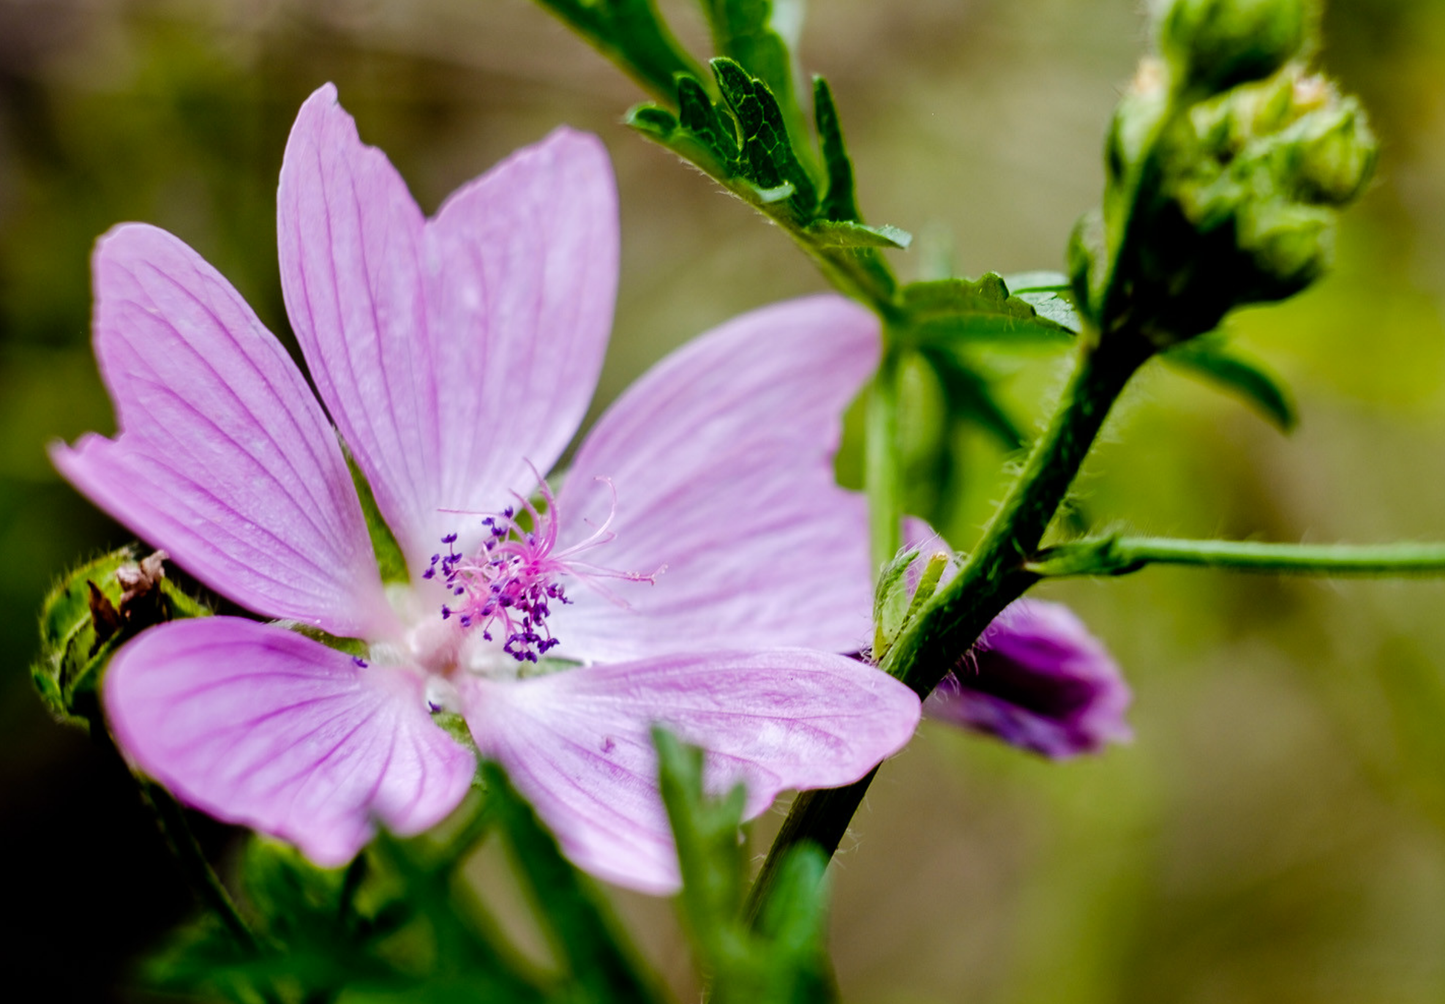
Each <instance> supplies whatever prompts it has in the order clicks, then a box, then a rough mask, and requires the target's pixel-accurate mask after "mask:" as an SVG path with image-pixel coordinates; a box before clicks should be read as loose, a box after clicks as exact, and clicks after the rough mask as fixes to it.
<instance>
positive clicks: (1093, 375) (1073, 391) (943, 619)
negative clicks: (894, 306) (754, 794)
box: [748, 332, 1153, 916]
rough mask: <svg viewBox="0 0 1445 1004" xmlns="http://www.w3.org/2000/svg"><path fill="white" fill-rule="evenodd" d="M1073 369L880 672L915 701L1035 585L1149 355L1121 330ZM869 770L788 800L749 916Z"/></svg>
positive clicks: (840, 830) (858, 792) (839, 814)
mask: <svg viewBox="0 0 1445 1004" xmlns="http://www.w3.org/2000/svg"><path fill="white" fill-rule="evenodd" d="M1079 352H1080V356H1079V362H1078V366H1077V367H1076V369H1075V371H1074V375H1073V377H1072V379H1071V380H1070V381H1069V385H1068V387H1067V388H1065V390H1064V394H1063V397H1062V399H1061V400H1060V402H1059V406H1058V408H1057V410H1056V411H1055V414H1054V417H1053V419H1052V421H1051V422H1050V423H1049V427H1048V429H1047V431H1046V432H1045V433H1044V435H1043V437H1042V438H1041V439H1040V440H1039V441H1038V443H1037V444H1036V445H1035V446H1034V450H1033V452H1032V454H1031V455H1030V456H1029V460H1028V464H1027V466H1026V467H1025V468H1024V471H1023V473H1022V474H1021V475H1020V476H1019V479H1018V480H1017V481H1016V482H1015V483H1014V486H1013V489H1012V490H1011V491H1010V493H1009V496H1008V498H1007V499H1006V500H1005V501H1004V504H1003V505H1002V506H1001V507H1000V508H999V510H998V512H997V513H996V514H995V515H994V518H993V520H992V521H991V522H990V523H989V526H988V528H987V529H986V530H985V531H984V536H983V539H982V540H981V541H980V542H979V545H978V547H977V549H976V550H975V551H974V553H973V554H972V555H971V556H970V557H969V559H968V561H967V562H966V563H965V564H964V566H963V568H962V569H961V570H960V571H959V574H958V575H957V576H956V577H955V578H954V579H953V580H952V581H951V582H949V583H948V584H947V585H946V586H944V587H943V588H942V589H940V590H939V591H938V592H937V593H935V594H934V596H933V597H932V598H931V599H930V600H929V601H928V602H927V603H926V604H925V605H924V607H923V610H922V612H921V613H920V614H919V616H918V617H917V618H915V619H914V621H913V622H912V623H911V624H910V625H909V627H908V628H907V629H905V631H904V632H903V634H902V635H901V636H900V637H899V638H898V640H897V641H896V642H895V643H894V645H893V647H892V648H891V649H890V650H889V652H888V655H887V656H886V657H885V659H884V661H883V664H882V668H883V669H885V670H887V671H888V672H890V673H892V674H893V675H894V676H897V677H899V678H900V679H901V680H903V682H905V683H907V684H908V685H909V686H910V687H912V688H913V690H914V692H915V693H917V694H918V696H919V697H920V698H925V697H927V696H928V695H929V693H931V692H932V691H933V688H934V687H936V686H937V685H938V683H939V681H941V680H942V679H943V677H944V676H945V675H947V673H948V672H949V671H950V670H951V669H952V668H953V667H954V666H955V665H957V663H958V661H959V659H961V658H962V657H963V655H964V653H966V652H967V651H968V650H969V648H971V647H972V646H973V644H974V642H976V641H977V640H978V637H979V635H981V634H982V633H983V630H984V628H986V627H988V625H989V622H991V621H992V620H993V619H994V618H995V617H996V616H998V614H999V613H1000V612H1001V611H1002V610H1003V608H1004V607H1006V606H1008V604H1009V603H1011V602H1013V601H1014V600H1015V599H1017V598H1018V597H1020V596H1022V595H1023V593H1024V590H1026V589H1027V588H1028V587H1029V586H1030V585H1032V584H1033V583H1034V582H1036V581H1037V580H1038V575H1037V574H1035V573H1034V572H1031V571H1029V570H1028V568H1027V566H1026V563H1025V562H1026V559H1027V557H1028V556H1029V555H1031V554H1033V553H1034V551H1036V550H1037V548H1038V545H1039V542H1040V541H1041V540H1042V539H1043V535H1044V532H1045V531H1046V530H1047V529H1048V527H1049V524H1050V522H1052V521H1053V518H1054V515H1055V513H1057V512H1058V509H1059V506H1060V504H1061V503H1062V502H1063V500H1064V496H1065V494H1066V493H1067V492H1068V490H1069V486H1070V485H1071V484H1072V483H1073V480H1074V477H1075V476H1076V475H1077V474H1078V471H1079V467H1080V466H1081V465H1082V464H1083V461H1084V457H1085V456H1086V455H1087V454H1088V452H1089V448H1090V446H1092V445H1093V442H1094V439H1095V438H1096V437H1097V436H1098V434H1099V429H1100V428H1101V427H1102V426H1103V424H1104V419H1105V418H1106V417H1107V416H1108V413H1109V409H1110V407H1111V406H1112V405H1113V403H1114V401H1115V400H1116V399H1117V398H1118V396H1119V394H1120V392H1121V391H1122V390H1123V389H1124V385H1125V384H1126V383H1128V381H1129V378H1130V377H1131V376H1133V374H1134V373H1135V372H1136V371H1137V370H1138V368H1139V367H1140V366H1141V365H1142V364H1143V363H1144V361H1145V360H1147V359H1148V358H1149V356H1150V355H1151V354H1152V352H1153V348H1152V346H1151V345H1150V344H1149V343H1148V342H1147V341H1146V340H1145V339H1143V338H1142V337H1138V336H1135V335H1133V334H1132V333H1129V332H1118V333H1116V334H1115V335H1113V336H1111V337H1109V338H1106V339H1104V340H1103V341H1102V343H1099V344H1093V343H1091V342H1089V341H1087V340H1085V341H1082V342H1081V343H1080V350H1079ZM876 773H877V769H876V768H875V769H874V770H873V771H872V772H870V773H869V774H868V775H867V776H866V777H864V778H863V779H862V780H860V781H856V782H854V783H853V784H851V785H848V786H847V787H844V788H831V789H827V790H823V791H805V792H802V793H801V794H799V795H798V797H797V798H796V799H795V800H794V801H793V807H792V809H791V810H790V811H789V813H788V817H787V819H786V820H784V822H783V827H782V829H781V830H780V831H779V833H778V836H777V839H776V840H774V842H773V846H772V848H771V849H770V850H769V851H768V857H767V860H766V861H764V862H763V867H762V871H761V872H759V874H758V879H757V881H756V882H755V883H754V885H753V889H752V893H751V895H750V897H749V901H748V910H749V913H750V915H753V916H755V915H756V910H757V908H758V905H759V904H760V903H761V902H762V901H763V900H764V899H765V898H766V896H767V892H768V890H769V889H770V888H771V886H772V884H773V882H774V881H775V880H776V878H777V870H778V867H779V865H780V863H781V862H782V860H783V857H784V856H785V854H786V852H787V851H788V849H789V848H791V847H792V846H793V845H795V844H798V843H801V842H803V841H805V840H806V841H812V842H813V843H816V844H817V845H819V846H820V847H822V848H823V850H824V851H825V852H826V853H828V854H830V855H831V854H832V853H834V852H835V851H836V850H837V849H838V843H839V841H841V840H842V838H843V834H844V833H845V832H846V831H847V828H848V824H849V822H850V821H851V820H852V818H853V814H854V812H856V811H857V809H858V806H859V805H860V804H861V803H862V801H863V796H864V795H865V794H866V793H867V791H868V786H869V784H871V783H872V781H873V777H874V775H875V774H876Z"/></svg>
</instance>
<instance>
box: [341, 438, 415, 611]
mask: <svg viewBox="0 0 1445 1004" xmlns="http://www.w3.org/2000/svg"><path fill="white" fill-rule="evenodd" d="M341 449H342V453H344V454H345V456H346V466H347V467H348V468H350V470H351V482H352V484H354V485H355V486H356V495H357V498H359V499H360V500H361V514H362V515H363V516H365V517H366V532H367V533H368V534H369V535H370V537H371V549H372V550H373V551H374V552H375V553H376V567H377V569H378V570H380V572H381V581H382V582H384V583H393V582H395V583H401V584H403V585H406V584H408V583H410V582H411V575H410V573H409V572H408V571H407V567H406V555H404V554H403V553H402V551H401V545H400V544H398V543H397V542H396V534H394V533H392V532H391V527H390V526H388V525H387V523H386V517H385V516H383V515H382V514H381V507H380V506H378V505H377V504H376V496H375V495H374V494H373V493H372V491H371V484H370V482H368V481H367V480H366V475H365V474H363V473H362V470H361V468H360V467H359V466H358V465H357V463H356V460H355V459H354V458H353V457H352V456H351V451H350V450H348V449H347V448H346V444H345V443H342V446H341Z"/></svg>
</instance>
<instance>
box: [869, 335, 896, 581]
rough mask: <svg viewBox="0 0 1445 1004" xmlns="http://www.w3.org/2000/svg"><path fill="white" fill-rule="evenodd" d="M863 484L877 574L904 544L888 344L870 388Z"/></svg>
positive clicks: (892, 367)
mask: <svg viewBox="0 0 1445 1004" xmlns="http://www.w3.org/2000/svg"><path fill="white" fill-rule="evenodd" d="M863 486H864V488H865V490H866V491H867V494H868V540H869V544H870V549H869V553H870V554H871V555H872V558H873V571H874V574H875V575H876V574H877V572H878V569H880V568H882V567H883V566H884V565H885V564H887V563H888V562H889V561H892V560H893V556H894V555H895V554H897V553H898V549H899V547H901V546H902V544H903V498H902V494H903V483H902V477H901V474H900V472H899V469H898V354H897V353H896V352H894V351H892V350H890V349H887V348H885V350H884V355H883V360H882V362H881V363H880V364H879V366H878V372H877V373H875V374H874V375H873V383H872V385H871V386H870V387H869V390H868V413H867V437H866V439H865V442H864V464H863Z"/></svg>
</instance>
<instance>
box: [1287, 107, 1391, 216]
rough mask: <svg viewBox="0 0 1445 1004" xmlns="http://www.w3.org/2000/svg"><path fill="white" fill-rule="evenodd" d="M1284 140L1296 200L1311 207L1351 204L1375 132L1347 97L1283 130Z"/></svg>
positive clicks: (1369, 167)
mask: <svg viewBox="0 0 1445 1004" xmlns="http://www.w3.org/2000/svg"><path fill="white" fill-rule="evenodd" d="M1287 142H1288V147H1287V148H1288V149H1289V150H1290V152H1291V154H1292V155H1293V161H1294V162H1293V164H1292V165H1290V166H1291V167H1292V168H1293V173H1294V179H1293V180H1294V182H1295V186H1296V188H1297V190H1298V192H1299V196H1300V198H1301V199H1302V200H1303V201H1305V202H1313V203H1317V204H1327V205H1335V206H1342V205H1346V204H1348V203H1349V202H1351V201H1353V200H1354V199H1355V198H1356V197H1357V196H1358V195H1359V194H1360V192H1361V190H1362V189H1363V188H1364V187H1365V183H1366V182H1367V181H1369V179H1370V175H1371V174H1372V173H1373V172H1374V169H1375V158H1376V157H1377V156H1378V154H1379V144H1378V143H1377V142H1376V141H1375V134H1374V133H1373V132H1372V131H1371V130H1370V127H1369V125H1368V124H1367V123H1366V122H1365V118H1364V114H1363V113H1362V112H1361V110H1360V106H1359V103H1358V102H1357V101H1355V100H1354V99H1352V98H1347V99H1345V100H1343V101H1340V102H1338V103H1337V104H1335V105H1332V106H1330V107H1327V108H1323V109H1321V110H1319V111H1316V112H1311V113H1310V114H1308V115H1306V116H1304V117H1303V118H1302V119H1300V120H1299V121H1298V122H1297V123H1295V125H1294V126H1293V127H1292V128H1291V129H1290V130H1289V135H1288V136H1287Z"/></svg>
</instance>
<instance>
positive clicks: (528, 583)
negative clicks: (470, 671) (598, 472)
mask: <svg viewBox="0 0 1445 1004" xmlns="http://www.w3.org/2000/svg"><path fill="white" fill-rule="evenodd" d="M533 473H534V474H535V473H536V471H535V469H534V470H533ZM599 480H604V481H605V480H606V479H605V478H604V479H599ZM537 484H538V490H539V494H540V495H541V498H542V503H543V505H542V507H541V509H540V511H539V509H538V507H537V506H536V505H534V504H533V503H532V502H531V501H530V500H528V499H526V498H523V497H522V496H521V495H517V494H516V493H515V492H514V493H513V495H514V497H515V498H516V499H517V505H516V506H508V507H507V508H506V509H503V510H502V511H501V512H499V513H493V514H491V515H486V516H484V517H483V519H482V521H481V523H482V529H483V534H482V541H481V544H480V545H478V547H477V548H476V550H475V551H473V552H472V553H470V554H468V553H459V552H458V551H457V549H456V544H457V540H458V535H457V534H456V533H449V534H447V535H446V536H444V537H442V538H441V542H442V544H443V545H444V546H445V547H446V550H445V551H444V552H442V551H438V552H437V553H436V554H433V555H432V556H431V564H430V565H429V566H428V567H427V570H426V571H425V572H423V573H422V578H424V579H433V580H438V581H440V583H441V585H442V586H443V587H444V588H445V589H446V591H447V593H448V600H447V602H446V604H445V605H443V606H442V608H441V616H442V620H444V621H452V622H454V623H456V624H457V625H458V626H459V627H460V628H462V629H465V630H467V631H470V632H474V633H480V635H481V637H482V639H483V640H484V641H487V642H500V643H501V648H502V651H503V652H504V653H506V654H507V655H509V656H511V657H512V658H513V659H516V660H517V661H518V662H531V663H535V662H537V661H538V659H540V658H541V657H542V656H545V655H546V654H547V653H548V652H550V651H551V650H552V649H554V648H556V647H557V646H558V645H560V644H561V641H560V640H559V639H558V638H556V637H554V636H553V634H552V631H551V628H550V627H549V626H548V623H547V618H548V617H549V616H550V615H551V613H552V609H553V605H554V604H555V605H557V606H564V605H567V604H570V603H571V602H572V601H571V600H570V599H569V598H568V596H567V593H566V589H565V587H564V585H563V583H562V581H561V580H562V578H563V577H564V576H568V575H570V576H572V577H573V578H575V579H577V580H578V581H581V582H583V583H584V584H587V585H590V586H592V587H593V588H594V589H596V590H597V591H599V592H601V593H602V594H603V595H604V596H606V597H607V598H608V599H610V600H612V601H613V602H614V603H619V604H620V605H621V606H624V607H626V606H627V604H626V602H625V601H622V600H619V599H618V598H617V597H616V596H614V595H613V594H612V593H611V592H610V591H608V590H606V589H604V588H602V587H601V586H600V585H598V584H597V583H596V581H595V580H596V579H597V578H599V577H600V578H620V579H625V580H627V581H630V582H647V583H652V582H654V581H655V580H656V578H657V576H658V575H659V574H661V573H662V572H663V571H664V570H665V568H666V566H663V568H659V569H658V570H657V571H656V572H653V573H651V574H650V575H643V574H639V573H635V572H618V571H614V570H611V569H605V568H600V567H598V566H596V565H592V564H588V563H584V562H579V561H577V560H576V557H577V555H579V554H580V553H581V552H583V551H587V550H590V549H592V548H595V547H598V546H600V545H602V544H606V543H608V542H610V541H611V540H613V539H614V538H615V536H616V535H615V534H614V533H612V532H611V531H610V530H609V529H608V527H609V526H610V525H611V523H612V518H613V516H614V515H615V514H616V512H617V498H616V491H615V489H614V491H613V499H612V511H611V512H610V513H609V514H608V516H607V520H606V521H605V522H604V523H603V524H602V526H600V527H598V528H597V529H596V530H595V531H594V532H593V534H592V536H590V537H588V538H587V539H586V540H584V541H582V542H581V543H579V544H575V545H573V546H572V547H569V548H566V549H564V550H558V549H557V538H558V532H559V524H560V520H561V513H560V511H559V510H558V507H557V499H556V497H555V496H554V495H553V494H552V491H551V489H550V488H549V487H548V486H547V482H546V481H545V480H543V479H542V478H541V476H540V475H539V476H538V477H537ZM607 484H608V486H609V487H611V484H612V483H611V482H610V481H608V482H607ZM524 516H525V517H526V519H525V521H524V520H523V517H524Z"/></svg>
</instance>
